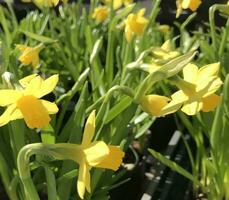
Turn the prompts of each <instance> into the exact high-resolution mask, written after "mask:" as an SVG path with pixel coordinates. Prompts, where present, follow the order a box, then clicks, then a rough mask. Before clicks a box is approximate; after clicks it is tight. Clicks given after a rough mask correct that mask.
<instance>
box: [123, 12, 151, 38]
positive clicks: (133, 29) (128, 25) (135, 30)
mask: <svg viewBox="0 0 229 200" xmlns="http://www.w3.org/2000/svg"><path fill="white" fill-rule="evenodd" d="M144 14H145V9H141V10H139V11H138V12H137V13H136V14H133V13H131V14H129V15H128V16H127V19H126V20H125V37H126V40H127V41H128V42H131V40H132V38H133V36H134V35H135V34H136V35H139V36H140V35H142V34H143V33H144V30H145V28H146V26H147V24H148V22H149V20H148V19H146V18H145V17H144Z"/></svg>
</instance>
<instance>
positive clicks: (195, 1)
mask: <svg viewBox="0 0 229 200" xmlns="http://www.w3.org/2000/svg"><path fill="white" fill-rule="evenodd" d="M201 3H202V2H201V0H190V4H189V9H190V10H191V11H193V12H194V11H196V10H197V8H198V7H199V6H200V4H201Z"/></svg>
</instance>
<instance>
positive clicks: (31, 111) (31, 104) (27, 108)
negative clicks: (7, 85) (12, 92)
mask: <svg viewBox="0 0 229 200" xmlns="http://www.w3.org/2000/svg"><path fill="white" fill-rule="evenodd" d="M17 107H18V109H20V111H21V113H22V114H23V117H24V119H25V122H26V124H27V126H28V127H29V128H42V127H44V126H46V125H48V123H49V122H50V120H51V119H50V117H49V114H48V111H47V110H46V108H45V107H44V106H43V105H42V102H41V101H40V100H39V99H37V98H36V97H34V96H31V95H29V96H24V97H22V98H20V99H19V100H18V102H17Z"/></svg>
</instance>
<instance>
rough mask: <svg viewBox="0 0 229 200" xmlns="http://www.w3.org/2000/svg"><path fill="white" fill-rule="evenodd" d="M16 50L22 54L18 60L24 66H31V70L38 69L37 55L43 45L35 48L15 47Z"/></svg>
mask: <svg viewBox="0 0 229 200" xmlns="http://www.w3.org/2000/svg"><path fill="white" fill-rule="evenodd" d="M16 48H17V49H19V50H20V51H21V52H22V54H21V55H20V56H19V58H18V59H19V60H20V61H21V62H22V63H23V64H24V65H30V64H32V66H33V68H36V67H38V65H39V53H40V51H41V50H42V49H43V48H44V45H43V44H42V43H41V44H39V45H37V46H35V47H28V46H26V45H16Z"/></svg>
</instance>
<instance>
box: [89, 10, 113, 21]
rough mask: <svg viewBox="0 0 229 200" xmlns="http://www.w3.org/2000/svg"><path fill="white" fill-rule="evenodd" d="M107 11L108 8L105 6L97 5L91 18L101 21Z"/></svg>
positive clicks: (105, 16) (106, 14)
mask: <svg viewBox="0 0 229 200" xmlns="http://www.w3.org/2000/svg"><path fill="white" fill-rule="evenodd" d="M108 13H109V8H108V7H107V6H99V7H97V8H95V10H94V12H93V14H92V18H93V19H95V20H96V21H97V22H99V23H100V22H103V21H104V20H105V19H106V18H107V16H108Z"/></svg>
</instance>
